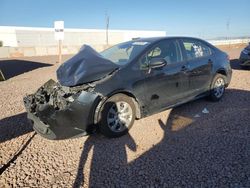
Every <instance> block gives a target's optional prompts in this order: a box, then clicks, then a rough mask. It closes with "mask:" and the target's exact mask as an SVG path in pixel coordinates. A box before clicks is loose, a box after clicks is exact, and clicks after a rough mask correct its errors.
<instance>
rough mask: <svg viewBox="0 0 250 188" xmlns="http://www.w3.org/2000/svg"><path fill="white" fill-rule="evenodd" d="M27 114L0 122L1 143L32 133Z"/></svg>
mask: <svg viewBox="0 0 250 188" xmlns="http://www.w3.org/2000/svg"><path fill="white" fill-rule="evenodd" d="M32 131H33V129H32V126H31V124H30V123H29V122H28V119H27V113H21V114H17V115H14V116H11V117H6V118H4V119H1V120H0V143H2V142H5V141H7V140H11V139H13V138H16V137H19V136H22V135H24V134H26V133H29V132H32Z"/></svg>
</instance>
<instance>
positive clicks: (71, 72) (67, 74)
mask: <svg viewBox="0 0 250 188" xmlns="http://www.w3.org/2000/svg"><path fill="white" fill-rule="evenodd" d="M118 68H119V66H118V65H116V64H115V63H113V62H111V61H110V60H108V59H105V58H104V57H102V56H101V55H100V54H99V53H98V52H96V51H95V50H94V49H93V48H91V47H90V46H88V45H84V46H83V47H82V48H81V50H80V51H79V52H78V53H77V54H76V55H75V56H73V57H72V58H71V59H69V60H68V61H66V62H65V63H63V64H62V65H61V66H60V67H59V68H58V69H57V79H58V81H59V83H60V84H61V85H63V86H68V87H71V86H77V85H81V84H84V83H89V82H93V81H97V80H100V79H102V78H104V77H106V76H107V75H108V74H109V73H111V72H112V71H114V70H115V69H118Z"/></svg>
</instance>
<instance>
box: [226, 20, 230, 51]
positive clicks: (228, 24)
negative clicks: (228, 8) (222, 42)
mask: <svg viewBox="0 0 250 188" xmlns="http://www.w3.org/2000/svg"><path fill="white" fill-rule="evenodd" d="M226 27H227V41H228V44H229V48H230V42H229V40H230V39H229V29H230V18H228V20H227V23H226Z"/></svg>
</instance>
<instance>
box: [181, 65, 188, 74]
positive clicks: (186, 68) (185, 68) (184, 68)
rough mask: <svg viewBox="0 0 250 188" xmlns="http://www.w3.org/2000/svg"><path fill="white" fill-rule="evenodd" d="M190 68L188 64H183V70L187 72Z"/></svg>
mask: <svg viewBox="0 0 250 188" xmlns="http://www.w3.org/2000/svg"><path fill="white" fill-rule="evenodd" d="M188 70H189V68H188V66H187V65H183V66H182V67H181V71H182V72H186V71H188Z"/></svg>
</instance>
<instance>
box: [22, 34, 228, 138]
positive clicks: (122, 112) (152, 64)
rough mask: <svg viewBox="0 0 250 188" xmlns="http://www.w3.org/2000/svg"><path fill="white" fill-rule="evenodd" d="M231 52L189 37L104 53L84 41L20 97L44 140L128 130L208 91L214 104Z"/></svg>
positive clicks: (147, 41)
mask: <svg viewBox="0 0 250 188" xmlns="http://www.w3.org/2000/svg"><path fill="white" fill-rule="evenodd" d="M231 74H232V71H231V67H230V64H229V58H228V55H227V54H226V53H224V52H222V51H220V50H219V49H217V48H216V47H214V46H212V45H211V44H209V43H207V42H206V41H203V40H200V39H196V38H189V37H161V38H144V39H136V40H132V41H128V42H124V43H121V44H118V45H115V46H113V47H111V48H109V49H107V50H105V51H103V52H101V53H97V52H96V51H95V50H93V49H92V48H91V47H89V46H87V45H84V46H83V47H82V48H81V50H80V51H79V52H78V53H77V54H76V55H75V56H74V57H72V58H71V59H69V60H68V61H66V62H65V63H64V64H62V65H61V66H60V67H59V68H58V70H57V79H58V82H56V81H54V80H49V81H48V82H47V83H45V84H44V85H43V86H42V87H40V88H39V89H38V91H37V92H36V93H35V94H32V95H28V96H26V97H25V98H24V103H25V107H26V109H27V112H28V119H30V120H31V122H32V124H33V128H34V130H35V131H36V132H37V133H39V134H40V135H42V136H43V137H46V138H48V139H65V138H72V137H76V136H81V135H86V134H88V132H90V131H91V130H93V129H94V128H95V127H98V129H99V130H100V132H101V133H102V134H103V135H105V136H107V137H119V136H122V135H124V134H126V133H127V131H128V130H129V129H130V128H131V127H132V125H133V123H134V120H135V119H140V118H143V117H145V116H149V115H151V114H154V113H157V112H160V111H163V110H165V109H168V108H172V107H174V106H177V105H180V104H183V103H185V102H188V101H191V100H194V99H197V98H200V97H205V96H209V97H210V99H211V100H213V101H218V100H220V99H221V97H222V96H223V94H224V91H225V88H226V87H227V86H228V84H229V83H230V80H231Z"/></svg>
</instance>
